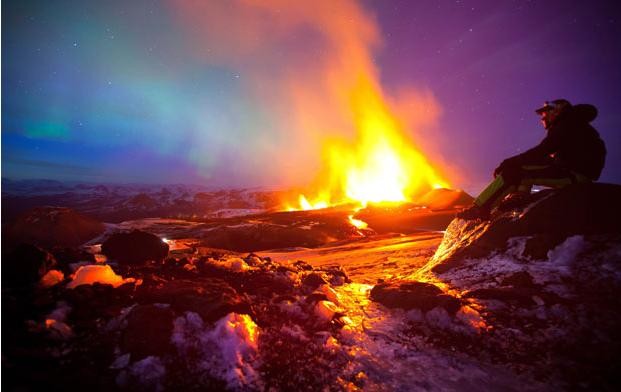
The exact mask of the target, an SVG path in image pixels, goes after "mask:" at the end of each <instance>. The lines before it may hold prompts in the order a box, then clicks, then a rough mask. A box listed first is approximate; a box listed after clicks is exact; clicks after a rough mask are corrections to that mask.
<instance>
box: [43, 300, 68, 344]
mask: <svg viewBox="0 0 621 392" xmlns="http://www.w3.org/2000/svg"><path fill="white" fill-rule="evenodd" d="M70 312H71V307H70V306H69V305H68V304H67V303H66V302H64V301H60V302H58V304H57V307H56V309H54V310H53V311H52V312H51V313H50V314H48V315H47V317H46V318H45V327H46V328H47V329H48V330H49V331H50V332H51V333H52V336H53V337H54V338H56V339H60V340H65V339H69V338H71V337H72V336H73V330H72V329H71V327H70V326H69V325H68V324H67V323H66V322H65V321H66V320H67V316H68V315H69V313H70Z"/></svg>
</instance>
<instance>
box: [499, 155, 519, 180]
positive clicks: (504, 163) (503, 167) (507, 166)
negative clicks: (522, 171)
mask: <svg viewBox="0 0 621 392" xmlns="http://www.w3.org/2000/svg"><path fill="white" fill-rule="evenodd" d="M511 166H515V164H514V163H513V161H511V158H507V159H505V160H504V161H502V162H501V163H500V165H499V166H498V167H497V168H496V169H494V178H496V177H498V176H499V175H500V174H501V173H502V172H503V171H506V170H507V169H510V168H511Z"/></svg>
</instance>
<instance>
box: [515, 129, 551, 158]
mask: <svg viewBox="0 0 621 392" xmlns="http://www.w3.org/2000/svg"><path fill="white" fill-rule="evenodd" d="M560 136H561V132H559V129H551V130H550V131H549V132H548V134H547V135H546V137H545V138H544V139H543V140H542V141H541V143H539V144H538V145H536V146H535V147H533V148H531V149H529V150H527V151H525V152H523V153H521V154H518V155H515V156H513V157H511V158H508V159H506V161H509V162H510V164H513V165H528V164H529V163H538V162H541V161H544V160H545V159H547V158H548V157H549V156H550V154H553V153H555V152H556V151H558V150H559V147H560V144H561V140H560Z"/></svg>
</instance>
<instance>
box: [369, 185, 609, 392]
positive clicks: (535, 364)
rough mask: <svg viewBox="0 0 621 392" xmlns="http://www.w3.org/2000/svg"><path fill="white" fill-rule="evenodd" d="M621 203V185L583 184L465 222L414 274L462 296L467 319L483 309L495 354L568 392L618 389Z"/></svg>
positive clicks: (485, 346) (457, 223)
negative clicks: (556, 382)
mask: <svg viewBox="0 0 621 392" xmlns="http://www.w3.org/2000/svg"><path fill="white" fill-rule="evenodd" d="M619 200H621V186H619V185H611V184H579V185H572V186H568V187H565V188H562V189H559V190H547V191H541V192H539V193H535V194H532V195H530V196H528V197H526V198H522V199H521V200H520V201H519V202H516V201H515V199H514V200H512V201H510V202H509V203H503V204H501V205H500V206H499V207H498V208H497V209H496V210H494V211H492V214H491V217H490V220H489V221H481V220H471V221H465V220H462V219H455V220H453V222H451V224H450V225H449V227H448V228H447V230H446V233H445V235H444V239H443V241H442V243H441V245H440V246H439V248H438V249H437V251H436V253H435V255H434V256H433V257H432V258H431V260H430V261H429V262H428V264H427V265H426V266H424V267H423V268H422V269H421V270H419V271H417V272H416V273H414V274H413V276H412V278H413V279H419V280H424V281H430V282H438V283H439V284H441V285H442V286H443V287H446V288H447V289H448V290H449V291H450V292H452V293H453V292H454V293H457V294H456V295H458V296H460V297H461V301H462V309H460V311H459V313H458V316H459V315H460V314H463V313H464V312H463V311H462V310H463V309H468V308H470V309H472V307H474V308H476V309H477V311H478V314H480V315H481V317H482V319H481V321H478V322H477V324H478V325H484V326H485V328H486V330H487V333H486V335H485V339H481V340H479V341H478V342H477V344H476V347H479V348H480V349H482V350H484V351H485V353H486V354H485V355H492V356H493V357H495V358H497V359H498V360H499V361H501V362H506V363H511V364H512V366H515V365H516V364H522V365H521V366H523V367H528V368H531V369H536V371H537V372H540V374H541V376H542V377H547V378H551V377H559V379H560V380H562V382H561V384H560V385H564V388H563V389H575V388H577V386H578V385H580V388H584V389H589V390H606V389H609V388H611V385H614V384H615V382H616V380H617V374H618V371H619V367H618V361H616V360H615V359H614V358H618V356H619V353H621V340H620V334H619V331H621V318H619V309H621V224H620V222H621V205H619ZM379 287H380V288H381V290H380V289H377V288H376V289H374V291H375V292H377V291H378V290H379V293H382V294H383V295H384V297H387V298H388V301H389V303H390V301H391V300H392V301H394V302H396V300H394V299H393V296H395V295H396V294H393V293H392V292H390V291H389V292H388V293H387V294H386V293H385V289H384V288H383V287H382V286H379ZM399 289H401V288H399ZM418 290H419V291H422V292H424V293H430V294H433V293H434V292H437V289H433V288H429V287H426V286H421V287H420V288H419V289H418ZM397 292H399V290H397ZM373 296H374V297H378V294H377V293H374V292H372V297H373ZM383 300H384V301H386V299H383ZM473 347H474V346H473Z"/></svg>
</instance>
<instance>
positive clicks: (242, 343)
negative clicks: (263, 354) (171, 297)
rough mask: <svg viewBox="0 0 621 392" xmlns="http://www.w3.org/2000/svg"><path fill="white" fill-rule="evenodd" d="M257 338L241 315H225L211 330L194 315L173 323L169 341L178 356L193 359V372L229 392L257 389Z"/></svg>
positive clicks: (249, 320) (254, 327) (248, 320)
mask: <svg viewBox="0 0 621 392" xmlns="http://www.w3.org/2000/svg"><path fill="white" fill-rule="evenodd" d="M258 335H259V328H258V327H257V325H256V324H255V323H254V321H253V320H252V318H250V316H248V315H245V314H237V313H229V314H227V315H226V316H225V317H223V318H221V319H220V320H218V321H217V322H216V323H215V324H214V326H213V327H211V326H206V325H205V324H204V322H203V320H202V319H201V317H200V316H199V315H198V314H196V313H194V312H186V313H185V314H184V315H183V316H181V317H178V318H177V319H176V320H175V321H174V330H173V334H172V338H171V340H172V343H173V344H174V345H175V346H176V347H177V350H178V351H179V352H180V353H181V355H183V356H184V357H190V358H192V357H193V356H195V357H196V358H195V360H196V363H195V365H194V367H195V369H196V371H198V372H202V373H207V374H209V375H210V376H211V377H215V378H217V379H221V380H223V381H224V382H225V383H226V385H227V387H228V388H231V389H235V390H237V389H243V388H251V389H258V387H259V386H260V385H261V380H260V375H259V373H258V371H257V367H258V365H259V362H258V360H257V357H258Z"/></svg>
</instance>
